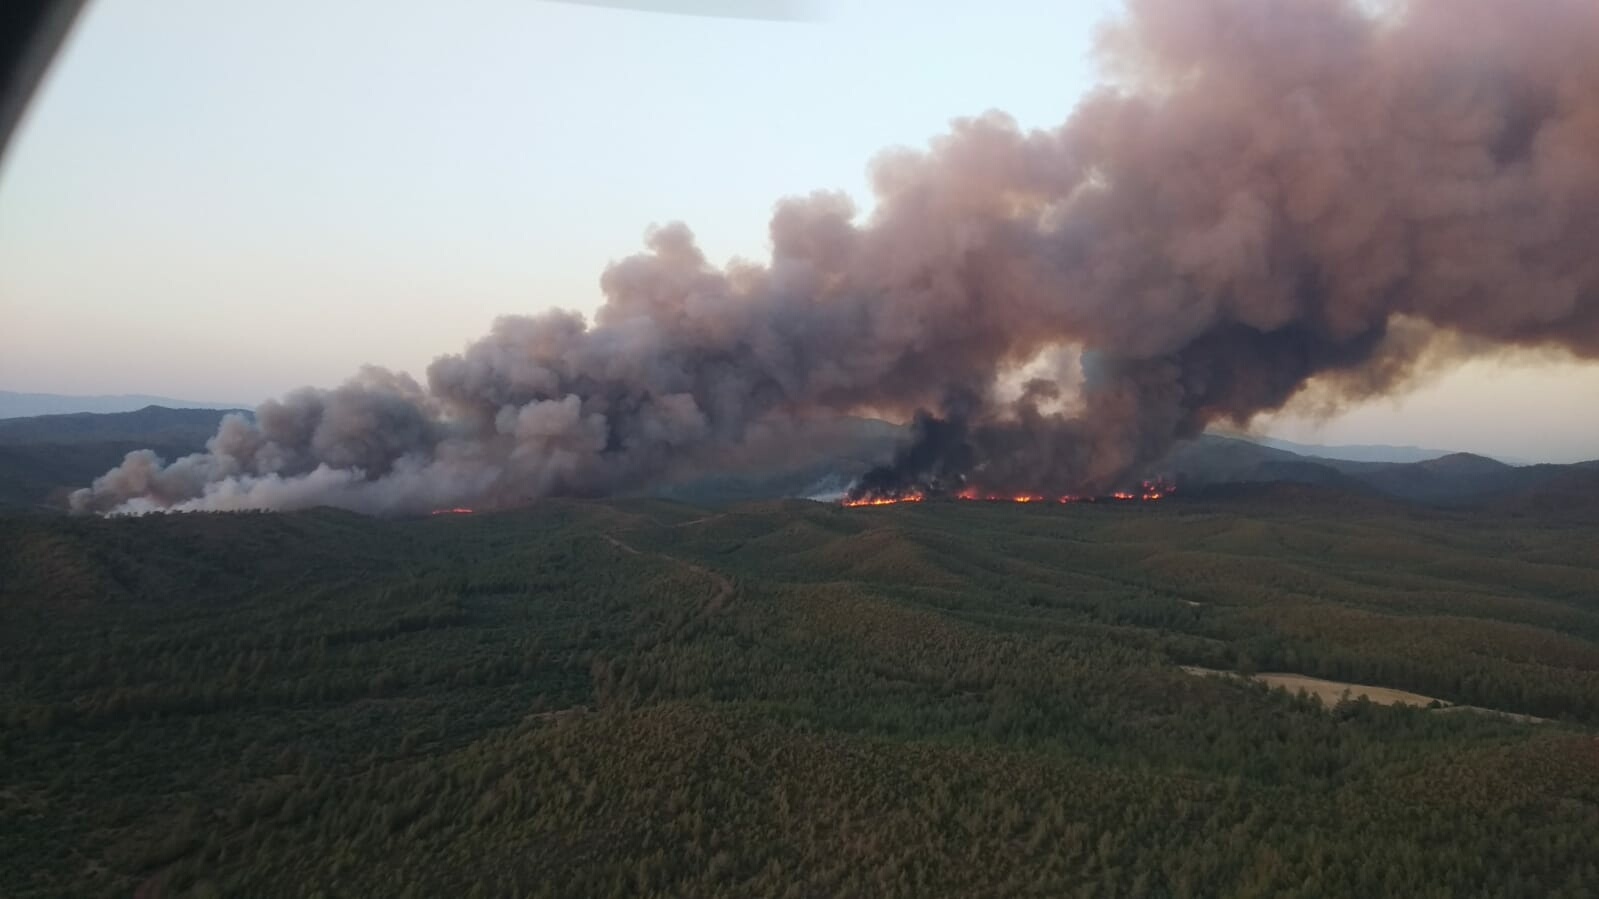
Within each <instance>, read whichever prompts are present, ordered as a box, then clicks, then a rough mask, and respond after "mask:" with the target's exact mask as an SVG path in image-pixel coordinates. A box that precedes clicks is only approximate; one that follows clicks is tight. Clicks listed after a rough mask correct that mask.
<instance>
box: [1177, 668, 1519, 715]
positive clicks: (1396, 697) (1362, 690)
mask: <svg viewBox="0 0 1599 899" xmlns="http://www.w3.org/2000/svg"><path fill="white" fill-rule="evenodd" d="M1180 667H1181V668H1182V669H1183V670H1184V671H1186V672H1188V673H1189V674H1197V675H1200V676H1205V675H1220V676H1222V677H1233V678H1242V677H1243V675H1241V674H1238V673H1237V672H1234V671H1221V670H1218V669H1215V668H1201V667H1199V666H1198V665H1182V666H1180ZM1251 679H1252V680H1257V681H1260V682H1261V683H1263V684H1265V685H1267V686H1269V687H1282V688H1284V689H1285V690H1287V691H1288V692H1290V693H1298V692H1300V691H1301V690H1302V691H1304V692H1306V693H1308V694H1310V695H1311V696H1314V697H1316V698H1317V699H1319V700H1321V703H1322V705H1329V706H1331V705H1337V704H1338V703H1340V702H1342V701H1343V700H1344V699H1346V698H1347V699H1351V700H1354V699H1359V698H1360V697H1362V696H1364V697H1366V698H1367V699H1368V700H1370V701H1372V702H1375V703H1377V704H1378V705H1413V706H1426V705H1431V704H1432V703H1434V702H1436V703H1438V708H1436V709H1434V711H1438V712H1476V713H1477V714H1480V715H1493V716H1495V717H1498V718H1506V719H1509V720H1511V721H1519V722H1521V723H1523V724H1542V723H1544V722H1545V721H1548V720H1549V719H1547V718H1539V717H1537V716H1535V715H1519V714H1517V713H1515V712H1501V711H1499V710H1498V709H1485V708H1482V707H1481V706H1474V705H1455V704H1454V703H1451V702H1447V701H1445V700H1442V699H1435V698H1433V697H1431V696H1423V695H1421V694H1420V693H1409V692H1406V691H1404V690H1393V689H1389V688H1388V687H1373V686H1369V685H1367V684H1350V683H1345V682H1343V681H1335V680H1322V679H1321V678H1319V677H1307V676H1305V675H1303V674H1272V673H1266V674H1256V675H1254V676H1253V677H1252V678H1251Z"/></svg>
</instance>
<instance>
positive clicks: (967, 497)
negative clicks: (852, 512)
mask: <svg viewBox="0 0 1599 899" xmlns="http://www.w3.org/2000/svg"><path fill="white" fill-rule="evenodd" d="M1175 492H1177V487H1176V486H1175V485H1173V484H1170V483H1167V482H1166V481H1164V480H1159V479H1157V480H1153V481H1145V482H1143V484H1141V485H1139V489H1138V490H1136V491H1135V490H1118V491H1115V492H1113V493H1107V494H1102V495H1079V494H1065V495H1062V496H1046V495H1044V494H1041V493H984V492H982V491H980V490H978V489H976V488H975V487H967V488H965V489H963V490H960V491H957V492H955V493H950V494H945V495H943V496H944V497H945V498H948V499H955V500H964V501H966V502H979V503H1023V504H1025V503H1059V504H1062V505H1064V504H1067V503H1096V502H1097V503H1103V502H1120V503H1134V502H1147V503H1152V502H1157V501H1159V500H1162V499H1165V498H1166V497H1167V496H1170V495H1171V494H1173V493H1175ZM929 496H935V497H936V496H939V494H936V493H935V494H928V493H924V492H920V491H917V492H913V493H906V494H902V495H898V496H866V497H860V498H857V499H845V500H843V501H842V504H843V505H844V506H845V507H847V508H855V507H858V506H893V505H898V504H900V503H919V502H922V501H923V500H925V499H927V498H929Z"/></svg>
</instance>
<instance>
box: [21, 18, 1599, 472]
mask: <svg viewBox="0 0 1599 899" xmlns="http://www.w3.org/2000/svg"><path fill="white" fill-rule="evenodd" d="M674 2H676V3H679V4H687V5H692V6H698V7H699V8H701V9H708V8H711V7H715V6H720V7H722V8H728V7H730V6H732V5H733V4H730V3H727V2H721V3H715V2H712V0H650V2H649V3H642V2H641V3H640V4H639V5H648V6H651V7H652V8H664V7H668V6H671V5H672V4H673V3H674ZM752 2H754V4H755V6H756V7H757V8H760V9H764V10H772V9H775V8H777V7H779V6H784V7H787V8H789V9H802V10H803V11H805V12H806V13H807V14H806V15H804V16H802V17H801V18H800V19H799V20H781V19H775V20H774V19H770V18H756V19H730V18H720V17H715V16H705V15H672V14H663V13H656V12H639V11H633V10H627V9H620V8H615V6H616V4H613V3H609V2H598V0H594V2H591V3H585V4H575V3H556V2H542V0H462V2H460V3H450V4H441V3H437V2H432V0H340V2H338V3H326V2H312V0H277V2H273V3H255V2H246V0H90V4H89V6H88V8H87V9H86V10H85V12H84V14H83V16H82V17H81V18H80V20H79V22H78V25H77V27H76V30H75V31H74V32H73V34H72V35H71V36H70V37H69V38H68V40H67V42H66V44H65V46H64V47H63V49H62V52H61V54H60V56H59V57H58V58H57V60H56V63H55V65H54V67H53V69H52V71H51V72H50V73H49V75H48V76H47V78H46V80H45V83H44V84H43V86H42V88H41V90H40V92H39V94H38V95H37V96H36V97H35V101H34V104H33V107H32V108H31V109H30V110H29V113H28V115H27V117H26V118H25V119H24V122H23V125H22V128H21V130H20V132H19V133H18V135H17V136H16V137H15V139H14V140H13V143H12V146H11V148H10V150H9V151H8V153H7V156H6V158H5V159H4V160H0V389H9V390H19V391H34V392H54V393H86V394H104V393H152V394H162V395H169V396H178V397H183V398H187V399H195V400H205V401H216V402H230V403H245V404H253V403H255V402H258V401H260V400H262V399H265V398H267V397H269V396H274V395H277V394H281V393H283V392H284V391H287V390H289V389H292V388H295V387H298V386H302V385H306V384H311V385H318V386H332V385H335V384H337V383H339V382H341V381H342V380H343V379H345V378H346V377H347V376H349V375H350V374H351V373H352V372H354V371H355V369H356V368H357V367H358V366H360V365H362V364H365V363H375V364H380V365H384V366H386V367H390V368H395V369H400V370H404V371H409V372H412V373H414V374H416V375H418V376H421V375H422V374H423V372H424V370H425V368H426V366H427V364H428V363H429V362H430V361H431V360H432V359H433V358H434V357H435V356H437V355H439V354H441V353H446V352H455V351H458V350H460V349H461V348H462V347H463V346H464V345H465V344H466V343H467V342H468V341H470V340H472V339H473V338H475V337H477V336H479V335H481V334H483V333H484V332H485V331H486V330H487V328H488V326H489V324H490V323H491V322H492V321H493V319H494V318H495V317H496V316H498V315H501V314H506V313H529V312H536V311H539V310H543V309H547V308H550V307H552V306H559V307H564V308H572V309H577V310H580V311H585V312H591V311H592V310H593V309H594V308H595V307H596V306H597V305H598V303H599V301H600V299H601V296H600V292H599V275H600V272H601V271H602V270H603V269H604V268H605V266H606V264H607V263H608V262H610V261H613V260H616V259H620V258H622V257H624V256H627V255H629V254H631V253H633V252H635V251H637V250H639V249H640V248H641V246H642V237H643V234H644V232H645V231H646V229H647V228H648V227H649V226H651V225H652V224H661V223H665V222H668V221H673V220H682V221H685V222H687V223H688V224H689V226H690V227H691V228H693V230H694V232H695V234H696V235H697V236H698V238H699V241H700V244H701V246H702V248H703V249H704V250H705V251H706V253H707V255H708V256H709V257H710V258H711V259H712V260H713V261H717V262H724V261H726V260H727V259H729V258H731V257H734V256H742V257H746V258H755V259H764V258H765V257H766V255H767V241H766V223H767V219H768V217H769V216H770V213H771V210H772V205H773V203H774V201H775V200H777V199H778V198H780V197H782V196H785V195H792V194H797V193H808V192H810V191H812V190H815V189H818V188H827V189H842V190H844V191H846V192H848V193H850V194H851V195H852V196H853V197H855V198H856V200H857V202H858V204H860V205H861V206H862V207H863V209H864V208H866V207H867V206H868V205H869V201H870V197H869V194H868V191H867V187H866V177H865V176H866V167H867V164H868V163H869V161H870V160H871V159H872V157H873V156H874V155H876V154H877V153H878V152H880V151H882V150H883V149H885V148H889V147H893V146H921V145H923V144H924V143H925V142H926V140H927V139H928V138H929V137H931V136H933V135H935V134H937V133H940V132H941V131H943V130H945V129H946V127H947V124H948V122H949V120H950V119H951V118H954V117H956V116H961V115H973V114H977V113H980V112H982V111H984V110H987V109H991V108H998V109H1003V110H1005V111H1006V112H1008V113H1010V114H1011V115H1012V116H1014V117H1015V118H1016V119H1017V120H1018V121H1019V122H1020V123H1021V124H1022V125H1023V126H1036V127H1048V126H1053V125H1055V124H1058V123H1059V122H1060V121H1062V120H1063V119H1064V118H1065V117H1066V116H1067V115H1068V114H1069V113H1070V111H1071V109H1072V107H1073V105H1074V104H1075V103H1076V101H1077V99H1078V98H1079V97H1080V96H1081V95H1082V94H1083V93H1084V91H1086V90H1087V89H1088V88H1089V87H1091V86H1092V84H1093V83H1094V68H1093V61H1092V57H1091V53H1090V50H1091V46H1092V43H1093V34H1094V26H1095V23H1096V22H1098V21H1099V20H1101V19H1102V18H1103V17H1104V16H1105V15H1106V14H1107V13H1108V12H1110V11H1111V10H1113V9H1114V4H1113V3H1112V2H1111V0H1096V2H1071V3H1060V2H1052V0H1014V2H998V0H997V2H992V3H983V4H974V3H970V2H965V0H949V2H912V0H855V2H848V3H846V2H844V0H831V2H827V0H815V2H810V3H805V2H804V0H789V2H786V3H780V2H771V0H768V2H765V3H760V2H758V0H752ZM623 5H625V4H623ZM1596 399H1599V366H1595V365H1591V364H1590V365H1579V364H1577V363H1575V362H1572V361H1570V360H1560V359H1550V358H1547V357H1536V358H1535V357H1528V356H1520V357H1512V358H1500V359H1491V360H1481V361H1477V362H1473V363H1470V364H1467V365H1465V366H1463V367H1461V368H1459V369H1457V370H1455V371H1453V372H1451V373H1449V374H1447V375H1444V376H1441V377H1439V378H1436V379H1434V380H1432V381H1430V382H1428V383H1426V384H1424V385H1422V386H1420V387H1419V388H1418V389H1416V390H1415V391H1413V392H1411V393H1409V394H1407V395H1405V396H1403V397H1398V398H1391V399H1383V400H1378V401H1376V402H1373V403H1370V404H1367V405H1364V406H1361V407H1359V408H1355V409H1351V410H1347V411H1346V412H1344V413H1343V414H1341V415H1339V416H1337V417H1335V418H1333V419H1330V420H1322V419H1317V418H1314V417H1311V416H1307V415H1296V414H1293V413H1289V414H1285V415H1281V416H1278V417H1277V418H1275V419H1273V420H1269V421H1262V422H1257V427H1259V428H1260V429H1261V430H1263V431H1267V432H1270V433H1272V434H1276V435H1278V436H1282V437H1287V438H1289V439H1294V440H1302V441H1307V442H1320V443H1393V444H1411V445H1422V446H1439V447H1444V448H1450V449H1467V450H1474V451H1478V452H1486V453H1491V454H1498V455H1507V456H1515V457H1519V458H1527V459H1540V460H1550V461H1568V460H1574V459H1579V458H1594V457H1599V415H1595V414H1594V413H1593V411H1592V409H1593V406H1594V401H1595V400H1596Z"/></svg>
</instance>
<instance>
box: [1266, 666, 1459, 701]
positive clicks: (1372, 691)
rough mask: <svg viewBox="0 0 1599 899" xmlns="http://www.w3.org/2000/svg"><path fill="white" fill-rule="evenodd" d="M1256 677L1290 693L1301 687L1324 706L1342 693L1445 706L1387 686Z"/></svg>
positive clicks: (1290, 676) (1300, 676) (1295, 677)
mask: <svg viewBox="0 0 1599 899" xmlns="http://www.w3.org/2000/svg"><path fill="white" fill-rule="evenodd" d="M1255 680H1258V681H1260V682H1261V683H1263V684H1267V685H1268V686H1272V687H1282V688H1284V689H1286V690H1287V691H1288V692H1290V693H1298V692H1300V691H1301V690H1303V691H1304V692H1306V693H1309V694H1310V695H1312V696H1314V697H1316V698H1317V699H1319V700H1321V701H1322V704H1323V705H1337V704H1338V703H1339V702H1340V701H1342V700H1343V699H1344V697H1345V696H1348V697H1349V698H1350V699H1359V698H1360V697H1362V696H1364V697H1366V698H1367V699H1369V700H1371V701H1372V702H1375V703H1377V704H1378V705H1423V706H1424V705H1430V704H1431V703H1434V702H1436V703H1439V704H1440V705H1448V703H1446V702H1444V701H1443V700H1441V699H1434V698H1433V697H1431V696H1423V695H1421V694H1420V693H1407V692H1405V691H1404V690H1390V689H1389V688H1387V687H1372V686H1368V685H1366V684H1346V683H1343V682H1342V681H1335V680H1322V679H1321V678H1319V677H1306V676H1304V675H1303V674H1257V675H1255Z"/></svg>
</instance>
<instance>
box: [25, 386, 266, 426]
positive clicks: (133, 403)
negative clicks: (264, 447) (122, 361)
mask: <svg viewBox="0 0 1599 899" xmlns="http://www.w3.org/2000/svg"><path fill="white" fill-rule="evenodd" d="M243 405H244V404H240V403H205V402H199V401H197V400H179V399H173V398H172V397H168V396H145V395H143V394H137V393H127V394H119V395H116V396H71V395H68V394H64V393H17V392H15V391H11V390H0V419H6V418H21V417H23V416H29V415H63V414H68V413H72V412H97V413H107V412H136V411H138V410H140V409H143V408H145V407H146V406H164V407H166V408H169V409H238V408H241V407H242V406H243Z"/></svg>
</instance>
